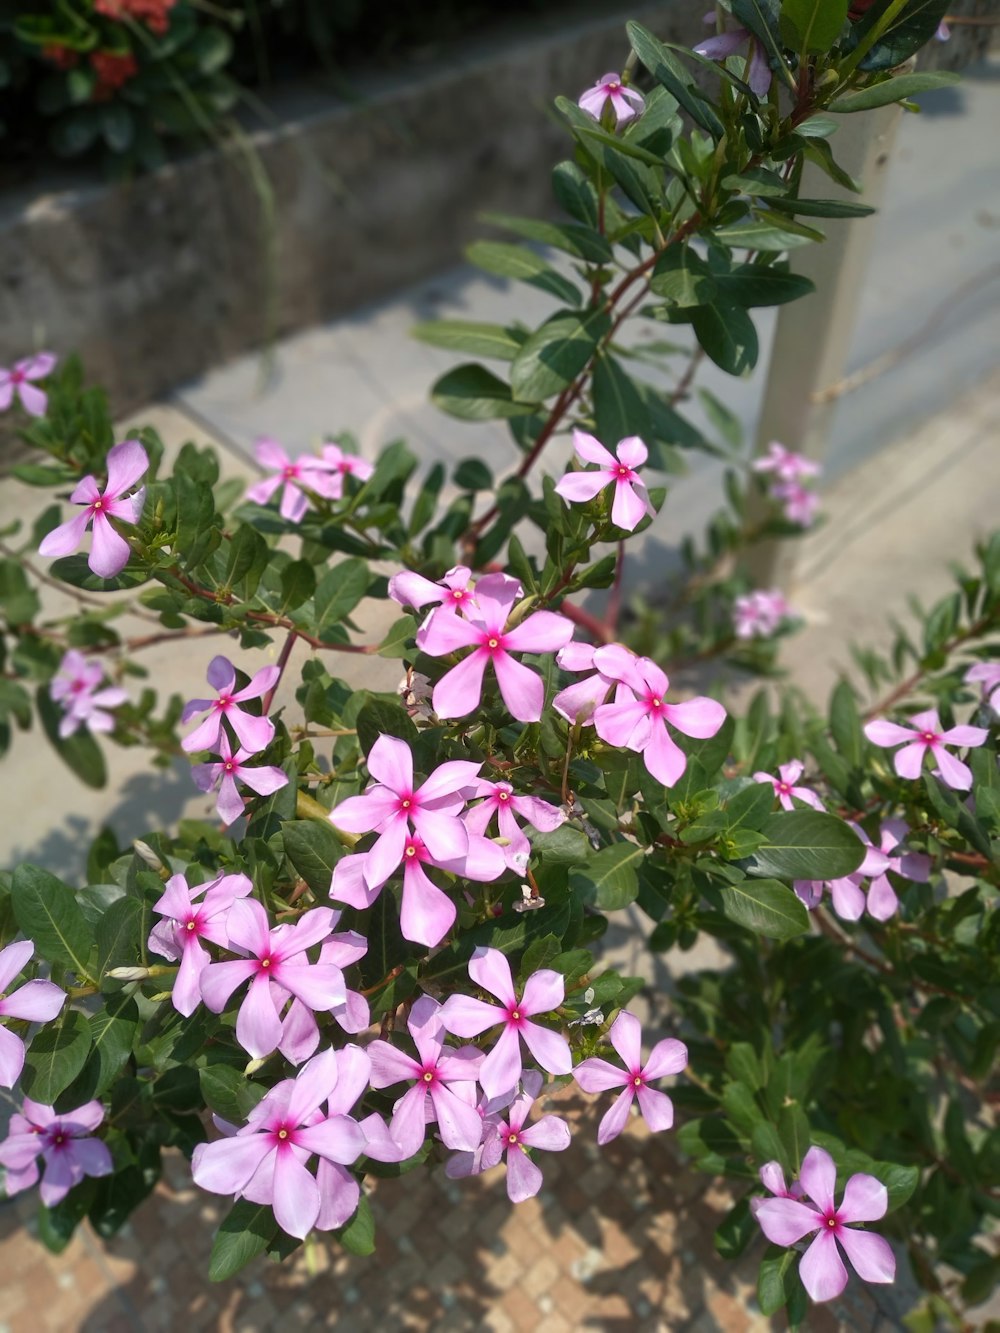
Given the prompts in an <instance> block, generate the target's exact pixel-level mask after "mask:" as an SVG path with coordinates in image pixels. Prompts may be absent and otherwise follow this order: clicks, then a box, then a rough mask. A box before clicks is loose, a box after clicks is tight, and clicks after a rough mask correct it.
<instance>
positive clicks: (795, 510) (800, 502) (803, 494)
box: [771, 481, 819, 528]
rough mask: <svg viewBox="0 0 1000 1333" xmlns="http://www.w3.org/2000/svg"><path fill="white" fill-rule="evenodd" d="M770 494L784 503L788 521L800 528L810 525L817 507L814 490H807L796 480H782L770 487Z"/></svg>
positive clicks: (817, 500)
mask: <svg viewBox="0 0 1000 1333" xmlns="http://www.w3.org/2000/svg"><path fill="white" fill-rule="evenodd" d="M771 495H772V497H773V498H774V499H775V500H780V501H781V502H782V504H783V505H784V511H783V512H784V515H785V518H786V519H787V520H788V522H789V523H797V524H798V525H799V527H800V528H808V527H811V526H812V521H813V519H814V518H815V517H816V511H817V510H818V509H819V496H818V495H817V494H816V493H815V491H807V490H806V488H805V487H804V486H800V485H799V483H798V482H797V481H782V482H778V483H776V484H775V485H774V486H772V487H771Z"/></svg>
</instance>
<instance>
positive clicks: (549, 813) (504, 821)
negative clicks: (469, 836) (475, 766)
mask: <svg viewBox="0 0 1000 1333" xmlns="http://www.w3.org/2000/svg"><path fill="white" fill-rule="evenodd" d="M475 795H476V796H483V797H485V798H486V799H485V800H483V801H480V803H479V804H478V805H475V806H472V807H471V808H470V809H469V810H467V811H466V812H465V815H464V816H463V818H464V821H465V826H466V828H467V829H470V830H471V831H472V832H473V833H478V834H480V835H482V834H485V832H486V830H487V828H488V827H489V824H490V821H491V820H492V819H493V816H494V815H496V817H497V825H498V827H499V830H500V836H501V838H506V839H507V846H506V848H505V849H504V855H505V857H506V860H507V865H508V866H509V867H510V868H511V869H512V870H514V869H521V868H522V867H523V864H524V861H523V858H526V857H527V856H528V855H529V853H530V851H531V844H530V843H529V842H528V839H527V838H526V837H525V835H524V834H523V833H522V832H521V829H520V828H519V827H518V825H517V821H516V820H515V818H514V816H515V815H519V816H520V817H521V818H522V819H523V820H525V821H526V822H527V823H529V824H530V825H531V826H532V828H536V829H538V830H539V831H540V832H542V833H551V832H552V831H553V829H557V828H558V827H559V825H560V824H564V823H565V822H566V814H565V812H564V811H563V810H560V808H559V806H557V805H552V804H551V802H549V801H542V800H540V799H539V798H538V797H537V796H518V795H517V793H516V792H515V791H514V788H513V787H512V786H511V785H510V783H509V782H488V781H487V780H486V779H485V778H479V779H478V780H477V782H476V791H475ZM515 863H516V864H515Z"/></svg>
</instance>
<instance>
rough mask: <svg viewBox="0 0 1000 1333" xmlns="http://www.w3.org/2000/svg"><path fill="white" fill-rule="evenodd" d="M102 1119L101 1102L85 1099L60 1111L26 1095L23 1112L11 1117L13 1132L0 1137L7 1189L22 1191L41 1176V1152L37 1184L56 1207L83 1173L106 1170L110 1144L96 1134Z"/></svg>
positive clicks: (0, 1159) (45, 1200) (44, 1198)
mask: <svg viewBox="0 0 1000 1333" xmlns="http://www.w3.org/2000/svg"><path fill="white" fill-rule="evenodd" d="M103 1119H104V1107H103V1106H102V1105H101V1103H100V1102H96V1101H95V1102H85V1103H84V1104H83V1106H78V1107H77V1108H76V1110H75V1111H66V1112H64V1113H63V1114H60V1115H57V1114H56V1112H55V1110H54V1109H53V1108H52V1107H51V1106H42V1105H41V1104H40V1103H38V1102H33V1101H31V1100H30V1098H28V1097H25V1099H24V1105H23V1107H22V1108H21V1114H20V1115H12V1116H11V1118H10V1133H9V1134H8V1136H7V1138H6V1139H5V1140H4V1142H3V1143H0V1166H3V1167H5V1168H6V1171H7V1180H6V1186H7V1193H8V1194H20V1192H21V1191H22V1190H27V1189H30V1188H31V1187H32V1185H34V1184H35V1182H36V1181H37V1180H38V1158H39V1157H41V1159H42V1161H43V1162H44V1164H45V1174H44V1176H43V1177H42V1184H41V1188H40V1190H39V1194H40V1195H41V1199H42V1203H44V1204H45V1206H46V1208H54V1207H55V1205H56V1204H57V1203H59V1201H60V1200H61V1199H64V1198H65V1197H66V1195H67V1194H68V1193H69V1192H70V1190H71V1189H72V1188H73V1186H74V1185H79V1183H80V1181H81V1180H82V1179H83V1178H84V1176H108V1175H110V1174H111V1170H112V1161H111V1153H110V1152H109V1151H108V1145H107V1144H106V1143H102V1142H101V1140H100V1139H95V1138H93V1137H92V1135H93V1132H94V1130H95V1129H96V1128H97V1126H98V1125H99V1124H100V1123H101V1121H102V1120H103Z"/></svg>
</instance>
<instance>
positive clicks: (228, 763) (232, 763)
mask: <svg viewBox="0 0 1000 1333" xmlns="http://www.w3.org/2000/svg"><path fill="white" fill-rule="evenodd" d="M222 767H223V768H224V769H225V770H226V772H227V773H235V772H236V760H235V759H225V760H223V763H222Z"/></svg>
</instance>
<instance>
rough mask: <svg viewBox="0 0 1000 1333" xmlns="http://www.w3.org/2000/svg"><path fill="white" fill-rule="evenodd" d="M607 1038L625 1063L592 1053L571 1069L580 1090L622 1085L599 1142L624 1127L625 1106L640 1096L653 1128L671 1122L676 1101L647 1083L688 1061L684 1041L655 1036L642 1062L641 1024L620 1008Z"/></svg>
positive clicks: (602, 1125) (607, 1140) (641, 1107)
mask: <svg viewBox="0 0 1000 1333" xmlns="http://www.w3.org/2000/svg"><path fill="white" fill-rule="evenodd" d="M608 1041H610V1042H611V1045H612V1046H613V1047H614V1048H615V1050H616V1051H617V1052H618V1054H619V1055H620V1056H621V1058H622V1060H624V1062H625V1068H624V1069H620V1068H619V1067H618V1066H617V1065H613V1064H610V1063H609V1062H608V1061H607V1060H601V1059H598V1058H597V1057H594V1058H592V1059H590V1060H583V1061H581V1063H580V1064H578V1065H577V1067H576V1068H575V1069H574V1070H573V1077H574V1078H575V1079H576V1081H577V1083H579V1085H580V1087H581V1088H583V1090H584V1092H607V1091H608V1089H609V1088H623V1089H624V1091H623V1092H622V1093H621V1094H620V1095H619V1096H618V1097H616V1098H615V1101H614V1102H613V1103H612V1105H611V1106H610V1108H609V1109H608V1110H607V1111H606V1112H605V1113H604V1117H603V1119H602V1120H601V1123H600V1126H599V1128H598V1131H597V1142H598V1143H599V1144H601V1145H602V1146H603V1145H604V1144H605V1143H610V1142H611V1140H612V1139H615V1138H617V1137H618V1135H619V1134H620V1133H621V1132H622V1130H623V1129H624V1128H625V1124H626V1121H627V1120H628V1113H629V1108H630V1107H631V1105H632V1102H633V1101H634V1100H636V1099H638V1102H639V1110H640V1111H641V1112H642V1118H643V1119H644V1120H645V1122H646V1124H647V1125H648V1126H649V1128H650V1129H651V1130H653V1131H654V1133H655V1132H656V1131H657V1130H661V1129H669V1128H670V1126H671V1125H672V1124H673V1123H674V1105H673V1102H672V1101H671V1100H670V1098H669V1097H668V1096H667V1094H666V1093H665V1092H658V1091H657V1090H656V1089H655V1088H651V1087H649V1082H650V1080H651V1079H657V1078H665V1077H666V1075H667V1074H679V1073H680V1072H681V1070H682V1069H683V1068H684V1067H685V1065H686V1064H687V1062H688V1053H687V1047H686V1046H685V1045H684V1043H683V1042H682V1041H676V1040H675V1039H674V1038H673V1037H667V1038H665V1039H664V1040H663V1041H658V1042H657V1043H656V1045H655V1046H654V1047H653V1049H652V1050H651V1051H650V1053H649V1058H648V1059H647V1061H646V1063H645V1064H643V1063H642V1027H641V1025H640V1023H639V1020H638V1019H637V1018H636V1017H635V1015H634V1014H630V1013H627V1012H626V1011H625V1010H624V1009H623V1010H622V1012H621V1013H620V1014H619V1015H618V1017H617V1018H616V1019H615V1021H614V1022H613V1023H612V1024H611V1027H610V1028H609V1029H608Z"/></svg>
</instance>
